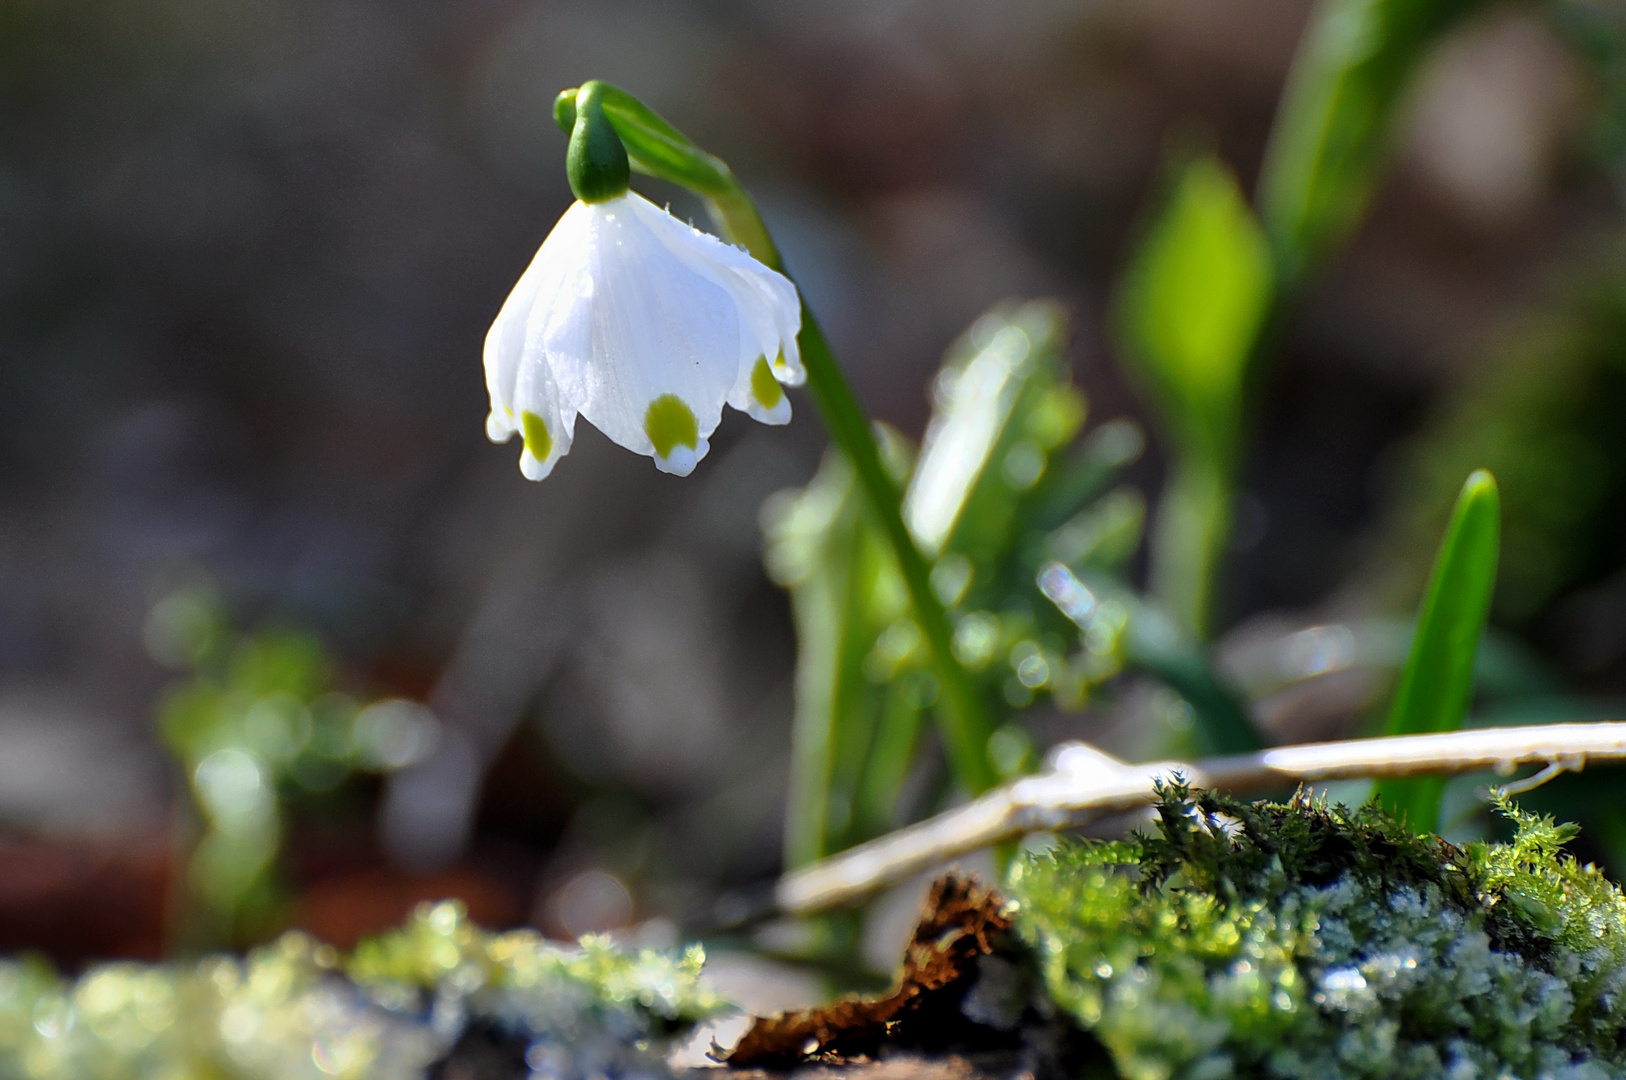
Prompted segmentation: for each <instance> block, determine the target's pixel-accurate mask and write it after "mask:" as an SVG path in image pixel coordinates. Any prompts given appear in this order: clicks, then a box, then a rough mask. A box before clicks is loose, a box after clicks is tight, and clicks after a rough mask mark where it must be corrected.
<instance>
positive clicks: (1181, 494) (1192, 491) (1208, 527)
mask: <svg viewBox="0 0 1626 1080" xmlns="http://www.w3.org/2000/svg"><path fill="white" fill-rule="evenodd" d="M1231 502H1232V491H1231V482H1230V476H1229V470H1228V469H1226V468H1225V467H1224V466H1222V465H1220V464H1219V463H1217V462H1215V461H1213V460H1210V459H1208V458H1206V457H1205V456H1204V455H1201V454H1193V453H1180V454H1176V455H1175V456H1174V459H1173V461H1172V462H1171V463H1170V476H1169V478H1168V480H1167V482H1166V483H1165V484H1164V487H1163V498H1162V500H1161V502H1160V503H1159V505H1158V511H1157V524H1156V526H1155V528H1156V535H1155V536H1154V537H1153V539H1152V567H1151V593H1152V595H1153V596H1154V597H1155V598H1156V599H1157V601H1158V603H1160V604H1161V605H1162V606H1163V608H1164V610H1166V611H1167V612H1168V613H1169V614H1170V615H1172V616H1173V617H1174V619H1175V621H1176V622H1178V623H1179V624H1180V627H1181V629H1183V630H1184V631H1185V632H1186V633H1188V634H1191V635H1192V636H1193V637H1196V638H1198V639H1199V640H1200V639H1202V638H1205V637H1206V636H1207V634H1208V623H1209V619H1210V617H1211V616H1212V614H1213V612H1212V607H1213V595H1214V580H1215V572H1216V571H1217V570H1218V568H1219V566H1220V562H1221V560H1222V558H1223V557H1224V554H1225V546H1226V544H1227V542H1228V540H1229V537H1230V530H1231Z"/></svg>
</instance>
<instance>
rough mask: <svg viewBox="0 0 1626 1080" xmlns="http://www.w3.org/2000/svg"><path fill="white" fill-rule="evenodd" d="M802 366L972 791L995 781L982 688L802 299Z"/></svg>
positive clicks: (963, 780)
mask: <svg viewBox="0 0 1626 1080" xmlns="http://www.w3.org/2000/svg"><path fill="white" fill-rule="evenodd" d="M799 340H800V342H801V346H802V366H803V367H805V368H806V369H807V388H808V390H809V391H810V392H811V393H812V395H813V400H814V402H815V403H816V404H817V405H818V407H819V412H820V414H821V415H823V417H824V423H825V427H826V428H828V429H829V431H830V438H831V439H832V440H834V441H835V444H836V445H837V446H839V447H841V450H842V452H843V453H845V454H846V455H847V458H848V460H849V461H851V462H852V463H853V471H854V472H855V473H856V474H857V477H858V483H859V486H860V487H862V488H863V489H864V494H865V495H866V496H867V497H868V500H869V504H870V509H871V510H872V511H874V513H875V517H876V520H877V521H878V522H879V523H880V526H881V531H882V532H883V533H884V534H885V535H886V538H887V541H888V543H890V544H891V546H892V553H893V555H894V556H895V557H896V558H897V560H898V569H899V571H900V572H901V573H902V574H903V581H904V585H905V586H906V587H907V588H908V590H909V600H910V602H911V603H912V604H913V606H914V612H915V621H916V622H918V623H919V624H920V631H921V633H922V634H923V635H924V636H925V638H926V643H927V645H928V646H930V648H931V650H932V660H933V667H934V669H935V670H936V672H937V681H938V692H939V694H940V695H941V706H940V707H939V708H937V709H934V710H932V713H933V715H934V716H936V717H937V718H938V724H939V726H940V728H941V729H942V734H943V741H944V743H945V744H946V745H947V749H948V755H949V762H950V764H951V765H952V766H953V767H954V775H955V777H956V778H957V779H958V780H959V781H960V785H961V786H962V787H964V788H965V789H966V791H967V792H969V793H970V794H972V795H980V794H981V793H982V792H984V791H987V790H988V789H989V788H991V787H993V786H994V783H995V776H994V769H993V766H992V765H991V764H990V763H989V761H988V736H989V735H990V734H991V733H992V730H993V729H992V727H991V726H990V724H989V721H988V714H987V710H986V708H985V707H984V702H983V700H982V696H981V692H980V691H979V690H978V689H977V686H976V684H975V683H974V682H973V681H972V679H971V675H970V673H969V672H967V671H966V669H965V668H964V667H963V666H962V665H961V664H960V662H959V660H957V659H956V658H955V656H954V631H953V628H951V627H950V626H949V620H948V613H947V612H946V611H944V610H943V605H942V603H941V602H940V601H939V600H938V599H937V594H936V593H935V592H933V591H932V585H931V572H930V571H929V570H928V569H927V566H926V560H925V558H923V557H922V556H921V554H920V549H919V548H918V547H916V546H915V541H914V537H912V536H910V535H909V527H908V526H907V525H905V524H904V523H903V508H902V503H903V493H902V492H901V491H899V490H898V486H897V485H896V484H895V483H893V482H892V477H891V476H889V475H888V474H887V471H886V467H885V466H884V465H882V464H881V451H880V447H879V446H878V445H877V444H876V442H875V435H874V433H873V432H872V431H871V430H870V425H869V420H868V418H867V417H865V415H864V410H863V407H862V406H861V405H859V404H858V398H857V397H856V396H855V395H854V394H853V392H852V387H850V386H849V385H848V384H847V380H846V378H845V377H844V376H843V375H842V374H841V368H840V367H839V366H838V365H837V364H836V358H835V356H834V354H832V353H831V351H830V345H829V343H828V342H827V341H826V340H825V337H824V330H823V329H822V328H821V327H820V326H819V323H818V320H817V319H816V318H814V316H813V312H812V310H811V309H810V308H809V307H808V306H807V301H806V300H805V299H804V300H803V301H802V333H801V337H800V339H799Z"/></svg>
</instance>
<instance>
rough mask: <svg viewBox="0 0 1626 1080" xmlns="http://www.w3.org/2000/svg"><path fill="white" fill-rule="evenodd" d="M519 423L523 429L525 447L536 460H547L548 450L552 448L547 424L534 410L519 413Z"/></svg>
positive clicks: (551, 439) (551, 438)
mask: <svg viewBox="0 0 1626 1080" xmlns="http://www.w3.org/2000/svg"><path fill="white" fill-rule="evenodd" d="M519 423H520V426H521V427H522V428H524V430H525V449H527V450H529V451H530V452H531V456H532V457H534V458H535V459H536V460H538V461H546V460H548V451H549V450H552V449H553V436H552V435H549V434H548V425H547V424H545V423H543V422H542V418H541V417H540V416H538V415H536V414H535V413H534V412H526V413H520V414H519Z"/></svg>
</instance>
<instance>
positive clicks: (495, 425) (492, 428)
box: [486, 409, 514, 443]
mask: <svg viewBox="0 0 1626 1080" xmlns="http://www.w3.org/2000/svg"><path fill="white" fill-rule="evenodd" d="M513 436H514V425H513V424H512V423H511V422H509V421H508V420H505V419H503V418H502V417H500V416H498V415H497V410H495V409H493V410H491V412H489V413H487V414H486V438H488V439H490V440H491V441H492V442H494V443H505V442H507V441H508V440H509V439H511V438H513Z"/></svg>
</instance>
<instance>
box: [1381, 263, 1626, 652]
mask: <svg viewBox="0 0 1626 1080" xmlns="http://www.w3.org/2000/svg"><path fill="white" fill-rule="evenodd" d="M1622 416H1626V270H1623V268H1622V264H1621V262H1620V260H1619V259H1618V258H1615V257H1611V258H1609V259H1607V260H1605V261H1603V262H1602V264H1601V265H1600V264H1594V265H1593V266H1591V267H1588V268H1586V269H1585V270H1583V271H1582V272H1581V273H1580V274H1579V275H1577V277H1576V279H1575V280H1573V281H1571V282H1570V283H1567V284H1565V285H1563V286H1561V287H1560V288H1559V289H1558V290H1556V295H1555V296H1554V298H1553V299H1552V300H1551V301H1550V302H1549V303H1547V304H1546V305H1544V306H1543V308H1542V309H1540V310H1537V311H1536V312H1534V313H1532V314H1530V315H1528V316H1526V317H1524V318H1523V319H1521V320H1520V321H1519V322H1518V323H1516V324H1515V326H1514V327H1513V329H1512V331H1511V333H1509V334H1508V335H1507V336H1506V337H1505V339H1504V340H1503V341H1502V342H1501V343H1499V344H1498V345H1497V346H1496V348H1495V350H1494V352H1493V353H1492V355H1491V356H1490V357H1489V359H1488V361H1487V362H1486V363H1485V364H1484V365H1482V366H1480V367H1479V368H1478V369H1477V370H1476V372H1475V375H1474V377H1473V378H1471V379H1464V380H1463V381H1462V382H1460V383H1459V384H1458V385H1457V386H1456V387H1455V388H1454V389H1453V390H1452V392H1451V394H1450V395H1449V397H1448V398H1447V400H1446V401H1445V402H1444V403H1443V404H1442V407H1441V408H1440V410H1439V412H1438V414H1437V415H1436V416H1435V417H1434V419H1433V420H1432V422H1431V423H1430V424H1429V425H1428V426H1427V427H1426V428H1425V429H1424V431H1423V432H1422V433H1421V434H1420V435H1419V436H1418V437H1417V438H1416V439H1415V440H1414V441H1413V442H1412V443H1411V444H1410V445H1409V446H1406V447H1404V448H1403V449H1402V450H1401V451H1400V452H1399V453H1397V455H1396V460H1395V466H1396V468H1395V469H1394V475H1395V478H1396V481H1397V482H1396V484H1395V492H1394V496H1393V499H1394V502H1393V505H1394V510H1393V511H1392V514H1391V519H1390V521H1389V522H1388V523H1387V525H1386V527H1385V536H1384V538H1383V540H1382V543H1381V546H1380V548H1379V550H1378V552H1377V553H1376V557H1375V558H1374V559H1373V566H1374V567H1375V569H1376V571H1377V573H1376V575H1375V581H1374V586H1373V587H1374V589H1375V591H1376V592H1377V593H1378V595H1379V596H1380V597H1381V598H1382V599H1383V600H1384V601H1386V602H1394V600H1396V599H1398V598H1400V597H1403V596H1404V595H1405V594H1406V593H1408V592H1409V593H1411V594H1412V595H1416V591H1417V590H1418V589H1420V587H1421V582H1422V579H1423V576H1424V575H1425V574H1426V573H1427V564H1426V562H1422V561H1421V560H1420V559H1419V558H1418V554H1419V552H1426V551H1427V550H1428V548H1427V546H1426V545H1427V544H1428V543H1429V539H1428V538H1429V537H1430V536H1432V535H1438V531H1439V529H1440V528H1441V527H1442V525H1443V523H1444V521H1445V520H1446V517H1447V515H1448V514H1449V513H1450V507H1451V500H1452V499H1453V498H1454V496H1455V493H1456V487H1457V484H1459V483H1460V478H1461V477H1462V476H1463V474H1465V473H1466V472H1467V471H1468V470H1469V469H1472V468H1477V467H1481V466H1483V467H1485V468H1488V469H1490V470H1491V471H1492V472H1494V473H1495V474H1496V477H1497V481H1498V483H1499V484H1500V486H1501V493H1502V502H1503V508H1504V527H1503V537H1502V552H1503V557H1502V578H1501V583H1500V585H1499V586H1498V590H1497V597H1496V603H1495V609H1494V610H1495V611H1496V614H1497V616H1498V618H1499V620H1500V621H1502V622H1503V623H1505V624H1509V625H1513V626H1521V625H1526V624H1528V623H1529V621H1530V620H1531V618H1532V617H1533V616H1535V615H1537V614H1538V613H1540V612H1541V611H1542V610H1543V609H1545V608H1547V607H1548V606H1549V605H1550V604H1551V603H1552V601H1553V600H1554V599H1555V597H1557V596H1558V595H1560V594H1561V593H1562V592H1565V591H1567V590H1571V589H1574V588H1575V587H1576V586H1578V585H1584V584H1588V583H1592V582H1597V581H1599V580H1602V579H1604V578H1607V577H1608V576H1609V575H1610V574H1612V573H1614V572H1616V571H1617V570H1618V569H1619V568H1621V567H1622V566H1623V565H1626V558H1623V556H1622V552H1623V551H1626V426H1623V425H1622V424H1621V423H1620V418H1621V417H1622Z"/></svg>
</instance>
